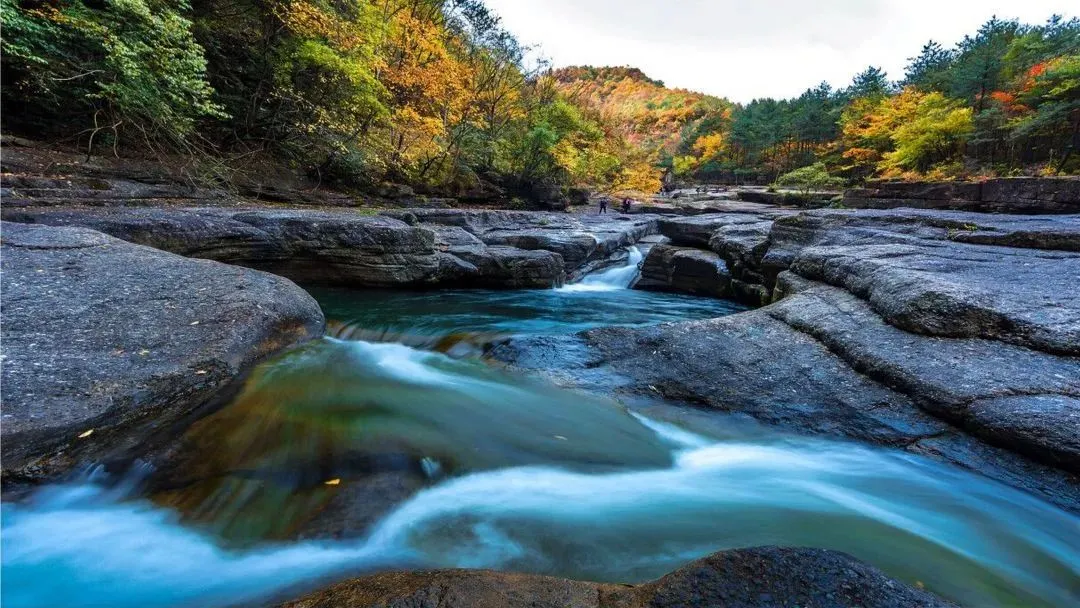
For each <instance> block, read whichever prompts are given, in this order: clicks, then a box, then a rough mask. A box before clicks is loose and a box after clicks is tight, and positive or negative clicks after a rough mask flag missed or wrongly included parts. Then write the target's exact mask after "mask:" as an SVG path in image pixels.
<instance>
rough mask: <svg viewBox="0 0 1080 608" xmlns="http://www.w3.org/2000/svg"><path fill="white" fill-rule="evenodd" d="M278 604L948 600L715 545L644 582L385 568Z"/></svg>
mask: <svg viewBox="0 0 1080 608" xmlns="http://www.w3.org/2000/svg"><path fill="white" fill-rule="evenodd" d="M281 606H282V608H367V607H376V606H378V607H380V608H406V607H413V606H440V607H445V608H453V607H462V608H464V607H470V608H487V607H490V608H518V607H521V608H524V607H529V608H541V607H549V606H550V607H551V608H556V607H557V608H567V607H575V608H577V607H580V608H638V607H640V608H644V607H646V606H651V607H657V608H658V607H666V608H682V607H686V608H690V607H691V606H693V607H697V606H731V607H736V606H738V607H746V608H755V607H758V608H766V607H773V606H802V607H806V608H832V607H836V608H840V607H847V606H863V607H864V608H893V607H896V608H900V607H903V608H915V607H923V608H931V607H938V606H942V607H944V606H953V604H951V603H949V602H946V601H945V600H942V599H940V598H938V597H936V596H934V595H932V594H930V593H927V592H925V591H921V590H919V589H915V588H914V587H910V586H908V585H906V584H904V583H901V582H899V581H896V580H893V579H891V578H889V577H888V576H886V575H885V574H883V573H882V572H881V571H879V570H877V569H876V568H873V567H871V566H868V565H866V564H863V563H861V562H859V561H856V560H855V559H853V558H851V557H849V556H848V555H846V554H844V553H838V552H833V551H825V550H821V549H803V548H778V547H758V548H751V549H737V550H731V551H722V552H720V553H716V554H714V555H711V556H709V557H706V558H703V559H700V560H698V561H695V562H693V563H691V564H689V565H687V566H684V567H682V568H680V569H678V570H676V571H675V572H672V573H671V574H668V575H667V576H664V577H662V578H660V579H657V580H656V581H653V582H650V583H645V584H642V585H636V586H631V585H613V584H603V583H588V582H579V581H571V580H566V579H558V578H551V577H546V576H535V575H527V574H508V573H500V572H491V571H483V570H481V571H476V570H440V571H421V572H391V573H386V574H376V575H372V576H366V577H362V578H357V579H353V580H350V581H346V582H343V583H339V584H337V585H334V586H331V587H329V588H327V589H324V590H322V591H318V592H316V593H312V594H310V595H307V596H305V597H303V598H300V599H298V600H294V601H291V602H286V603H284V604H281Z"/></svg>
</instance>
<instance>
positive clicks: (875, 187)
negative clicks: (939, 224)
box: [844, 177, 1080, 213]
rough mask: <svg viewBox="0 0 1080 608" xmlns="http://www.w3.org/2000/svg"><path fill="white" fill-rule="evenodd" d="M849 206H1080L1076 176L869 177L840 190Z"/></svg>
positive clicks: (1058, 209) (1045, 209) (1066, 209)
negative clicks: (873, 179) (919, 179)
mask: <svg viewBox="0 0 1080 608" xmlns="http://www.w3.org/2000/svg"><path fill="white" fill-rule="evenodd" d="M844 205H845V206H847V207H853V208H869V209H893V208H897V207H910V208H918V209H939V210H965V211H980V212H1003V213H1077V212H1080V179H1077V178H1075V177H1018V178H999V179H991V180H986V181H984V182H871V183H869V184H867V186H866V187H865V188H855V189H852V190H849V191H847V193H845V195H844Z"/></svg>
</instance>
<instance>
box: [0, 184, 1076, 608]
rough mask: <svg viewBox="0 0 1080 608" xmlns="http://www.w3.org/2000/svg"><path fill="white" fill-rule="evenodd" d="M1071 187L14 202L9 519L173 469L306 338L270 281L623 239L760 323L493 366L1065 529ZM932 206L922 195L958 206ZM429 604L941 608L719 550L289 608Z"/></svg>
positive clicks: (544, 351) (530, 276) (650, 282)
mask: <svg viewBox="0 0 1080 608" xmlns="http://www.w3.org/2000/svg"><path fill="white" fill-rule="evenodd" d="M34 183H38V182H34ZM6 185H10V182H8V184H6ZM60 186H62V184H61V185H60ZM1074 186H1075V185H1074V183H1073V182H1067V183H1065V185H1064V186H1062V185H1061V184H1058V183H1057V182H1054V184H1051V185H1045V186H1039V187H1036V188H1034V189H1033V188H1032V187H1031V185H1030V184H1025V185H1024V187H1023V188H1020V187H1019V186H1017V187H1016V188H1013V189H1012V190H1009V189H1007V188H1003V187H1000V186H993V187H987V186H983V187H982V188H981V189H979V190H978V193H979V194H978V196H979V197H980V198H979V200H980V201H984V202H985V201H989V200H991V199H992V200H993V201H994V206H993V207H990V208H988V207H986V206H985V205H983V206H981V207H978V210H979V211H970V210H965V209H970V208H972V207H971V206H970V205H953V207H958V208H960V209H959V210H957V209H949V208H948V207H950V205H949V204H947V202H946V203H940V202H935V203H934V204H933V205H921V206H922V207H934V208H932V209H926V208H923V209H910V208H886V209H860V210H851V209H821V210H811V211H806V210H798V209H789V208H781V207H776V206H771V205H764V204H759V203H748V202H742V201H723V200H721V201H716V202H710V203H709V207H708V208H707V209H702V210H700V212H697V211H695V213H694V214H693V215H686V214H680V215H675V214H674V213H669V211H670V210H667V209H664V208H663V207H655V208H646V209H644V210H645V211H657V212H659V213H637V211H642V210H643V209H641V208H637V207H636V208H635V209H634V211H635V213H633V214H629V215H604V216H597V215H591V214H583V215H571V214H562V213H543V212H510V211H483V210H455V209H395V210H387V211H382V212H380V213H379V214H377V215H372V214H362V213H358V212H357V211H356V210H355V209H345V208H334V207H323V208H319V209H312V208H285V207H280V206H277V207H267V206H265V205H259V204H255V203H252V202H250V201H241V202H239V203H238V202H237V201H235V200H231V199H230V200H227V201H226V200H218V199H215V198H214V197H211V196H203V195H201V194H198V193H195V194H192V195H191V196H190V197H189V198H185V199H170V200H168V201H158V202H154V203H151V204H143V203H140V204H137V205H128V204H125V203H124V202H123V201H122V200H120V201H118V200H116V199H108V200H106V201H105V203H104V204H103V203H102V202H101V201H102V200H104V199H102V197H93V198H92V200H90V199H86V198H83V199H65V198H64V195H63V191H64V189H63V187H59V188H57V189H56V190H59V192H60V193H59V194H57V192H56V191H53V190H50V192H49V196H48V197H47V198H46V199H42V200H41V201H40V203H41V204H36V203H35V199H34V197H27V198H23V199H20V200H21V202H20V204H19V205H18V206H7V205H5V208H4V209H3V219H4V220H5V221H4V223H3V226H2V248H3V251H2V263H3V310H4V319H3V340H4V345H5V349H4V355H3V386H4V403H3V425H2V437H3V465H2V467H3V470H2V472H3V482H4V488H5V490H6V492H5V499H8V498H9V497H16V496H20V495H23V494H24V493H25V492H24V491H28V490H29V489H30V488H32V487H34V486H35V485H37V484H40V483H42V482H45V481H52V480H56V479H59V478H62V477H63V476H65V475H69V474H71V473H72V472H74V471H76V470H78V469H79V468H80V467H82V466H84V465H87V464H92V463H99V464H104V465H105V466H106V468H113V469H115V470H122V469H124V468H125V467H128V466H130V465H131V463H133V462H134V461H136V460H143V461H146V462H149V463H151V464H155V463H160V462H164V461H165V460H167V459H168V458H170V457H171V456H170V455H168V454H165V453H164V451H165V448H164V446H167V445H170V444H171V443H172V441H173V440H174V439H176V438H177V437H179V436H180V435H181V434H182V433H183V432H184V430H185V429H187V428H189V427H190V426H191V425H192V423H193V422H195V421H197V420H200V419H202V418H204V417H205V416H207V415H208V414H210V413H212V412H214V411H216V410H217V409H218V408H220V406H221V405H222V404H223V403H225V402H227V401H228V400H229V399H230V397H231V396H232V394H233V393H234V392H235V390H236V387H238V386H239V384H240V382H241V381H242V380H243V379H244V377H245V376H246V374H247V373H248V372H249V371H250V370H251V369H252V368H253V366H254V365H256V364H257V363H258V362H260V361H263V360H265V359H266V358H267V357H270V356H272V355H274V354H276V353H279V352H282V351H285V350H287V349H289V348H291V347H293V346H295V345H297V344H300V343H303V342H305V341H308V340H311V339H312V338H316V337H318V336H321V335H322V333H323V330H324V324H325V321H324V318H323V313H322V311H321V310H320V308H319V306H318V304H317V303H316V302H315V301H314V300H313V299H312V298H311V297H310V296H309V295H308V294H307V293H306V292H305V291H304V290H303V289H301V288H300V287H298V286H297V285H296V284H295V283H293V281H297V282H300V283H302V284H305V285H308V284H311V285H331V286H347V287H355V288H375V287H378V288H385V287H400V288H409V289H428V288H438V287H449V286H453V287H485V288H500V289H511V288H551V287H554V286H559V285H562V284H564V283H566V282H573V281H576V280H578V279H580V278H581V277H583V276H585V275H586V274H588V273H590V272H595V271H597V270H601V269H604V268H606V267H608V266H611V265H617V264H620V263H622V262H624V261H625V259H626V247H628V246H629V245H633V244H636V243H640V244H642V249H644V250H646V252H647V255H646V257H645V261H644V263H643V264H642V277H641V280H640V282H639V283H638V287H639V288H642V289H650V290H661V291H670V292H677V293H691V294H704V295H709V296H713V297H720V298H729V299H735V300H738V301H741V302H743V303H746V304H749V305H752V306H754V307H756V309H755V310H752V311H749V312H744V313H740V314H734V315H730V316H726V317H722V318H718V319H708V320H699V321H688V322H677V323H666V324H662V325H656V326H649V327H612V328H601V329H593V330H590V331H586V332H583V333H580V334H575V335H571V336H561V337H547V336H533V337H522V338H517V339H514V340H511V341H509V342H507V343H505V344H502V345H501V346H499V347H498V348H496V350H495V351H494V353H493V354H494V355H495V356H496V357H498V358H500V359H502V360H503V361H505V362H508V363H510V364H511V365H512V366H514V367H516V368H517V369H519V370H526V371H528V372H530V373H536V372H541V373H543V374H545V375H547V376H548V377H550V378H553V379H555V380H556V381H557V382H559V383H561V384H566V385H572V386H575V387H579V388H584V389H587V390H592V391H599V392H603V393H606V394H612V395H617V396H621V397H622V398H624V399H626V400H634V399H638V398H642V397H648V398H650V399H660V400H661V401H663V402H664V403H668V404H674V405H676V406H687V407H691V408H694V409H695V410H700V411H702V412H705V413H706V414H708V413H711V412H716V413H717V414H721V413H722V414H723V415H725V416H729V417H730V416H733V417H735V418H746V419H752V420H754V421H757V422H759V423H764V424H766V425H769V426H772V427H778V428H782V429H785V430H787V431H792V432H795V433H799V434H809V435H817V436H826V437H839V438H845V439H850V440H854V441H858V442H863V443H870V444H876V445H882V446H887V447H889V448H895V449H899V450H904V451H907V452H910V453H914V454H918V455H922V456H926V457H929V458H931V459H936V460H939V461H943V462H947V463H950V464H952V465H956V466H958V467H962V468H965V469H970V470H972V471H975V472H977V473H979V474H981V475H984V476H986V477H989V478H991V479H993V480H996V481H998V482H1001V483H1003V484H1006V485H1008V486H1013V487H1015V488H1019V489H1021V490H1023V491H1024V492H1027V493H1030V494H1032V495H1034V496H1036V497H1039V498H1040V499H1042V500H1045V501H1048V502H1050V503H1052V504H1054V505H1057V506H1058V507H1060V508H1061V509H1063V510H1065V511H1068V512H1071V513H1073V514H1077V513H1080V439H1078V438H1080V298H1078V297H1077V285H1078V284H1080V216H1077V215H1070V214H1068V213H1059V214H1057V215H1052V214H1050V213H1051V212H1061V211H1074V210H1075V209H1076V207H1075V206H1076V204H1077V201H1076V200H1075V198H1076V197H1075V192H1076V188H1075V187H1074ZM994 188H996V190H995V189H994ZM988 189H989V191H990V192H991V194H987V190H988ZM135 190H138V189H137V188H136V189H135ZM879 190H881V189H879ZM882 191H883V190H882ZM931 191H932V192H939V191H940V190H931ZM953 191H958V190H956V187H954V190H951V191H950V192H953ZM1002 191H1005V192H1020V194H1016V195H1015V196H1021V195H1022V196H1023V197H1026V198H1024V201H1027V202H1024V203H1023V204H1022V205H1020V206H1019V207H1017V209H1019V210H1021V211H1024V212H1025V213H1026V212H1030V211H1032V210H1033V209H1035V210H1038V211H1039V213H1040V214H1039V215H1026V214H1024V213H983V212H980V211H985V210H987V209H992V210H994V211H1002V210H1004V211H1011V210H1012V208H1011V207H1009V206H1008V203H1009V201H1010V200H1012V199H1008V200H1006V198H1007V197H1005V198H1003V197H1004V195H1000V196H999V195H993V194H992V193H994V192H1002ZM1047 193H1049V194H1047ZM887 194H889V195H888V196H885V195H884V194H882V195H881V196H877V195H875V196H870V194H868V193H866V192H856V193H854V194H851V195H849V198H850V197H862V198H867V197H869V198H874V200H875V201H878V202H875V203H874V204H873V205H867V206H875V207H891V206H894V205H893V204H890V203H887V202H881V201H889V200H894V199H895V200H908V199H896V197H894V196H893V194H892V193H891V191H889V192H887ZM928 196H929V195H928ZM949 196H950V197H951V198H949V197H944V195H942V197H941V198H935V199H932V200H935V201H942V200H945V201H947V200H952V198H956V197H955V196H953V195H952V194H950V195H949ZM972 196H974V195H972ZM999 199H1000V200H999ZM926 200H931V199H926ZM1031 201H1035V202H1034V203H1033V202H1031ZM1039 201H1049V203H1047V204H1046V205H1042V204H1041V203H1039ZM193 202H194V203H195V204H192V203H193ZM898 204H903V203H898ZM917 206H918V205H917ZM433 598H444V599H445V603H446V604H447V605H492V606H495V605H499V606H504V605H505V606H516V605H582V606H636V605H670V606H678V605H700V604H701V603H702V602H710V601H712V602H736V603H739V602H741V603H740V604H739V605H762V606H765V605H773V604H772V603H773V602H774V600H775V601H778V602H781V603H786V602H800V605H802V603H804V602H805V601H808V602H810V603H809V604H808V605H822V606H833V605H849V604H851V603H860V605H867V606H893V605H896V606H901V605H903V606H912V605H926V606H935V605H944V604H943V603H942V602H941V601H940V600H938V599H936V598H934V597H933V596H930V595H928V594H925V593H923V592H921V591H918V590H915V589H913V588H908V587H906V586H904V585H903V584H902V583H898V582H896V581H892V580H890V579H887V578H886V577H884V576H883V575H881V574H880V573H879V572H877V571H875V570H873V569H872V568H869V567H867V566H864V565H861V564H859V563H858V562H854V561H852V560H850V558H848V557H846V556H843V555H840V554H834V553H829V552H822V551H812V550H787V549H762V550H756V551H731V552H725V553H720V554H718V555H717V556H715V557H713V558H708V559H707V560H704V561H702V562H698V563H695V564H694V565H692V566H688V567H686V568H685V569H683V570H680V571H678V572H676V573H674V574H672V575H670V576H669V577H665V578H663V579H660V580H659V581H656V582H654V583H648V584H643V585H640V586H637V587H622V586H611V585H600V584H593V583H574V582H569V581H565V580H561V579H547V578H542V577H530V576H523V575H522V576H519V575H510V574H494V573H486V572H473V573H470V572H436V573H425V574H379V575H375V576H371V577H366V578H360V579H356V580H354V581H350V582H347V583H342V584H339V585H337V586H333V587H329V588H327V589H325V590H323V591H321V592H317V593H316V594H314V595H311V596H307V597H305V598H304V599H300V600H296V601H295V603H293V604H290V605H296V606H367V605H395V606H396V605H401V606H405V605H413V604H414V603H416V602H427V601H434V599H433ZM446 598H449V599H446ZM478 598H481V599H478ZM525 598H528V599H525ZM778 598H779V599H778ZM440 601H442V600H440ZM485 602H486V603H485ZM529 602H538V603H529ZM545 602H546V603H545ZM814 602H817V603H816V604H815V603H814Z"/></svg>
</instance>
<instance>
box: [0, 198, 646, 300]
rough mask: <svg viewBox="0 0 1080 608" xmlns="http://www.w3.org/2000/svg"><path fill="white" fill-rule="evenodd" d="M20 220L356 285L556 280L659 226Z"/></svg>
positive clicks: (515, 216)
mask: <svg viewBox="0 0 1080 608" xmlns="http://www.w3.org/2000/svg"><path fill="white" fill-rule="evenodd" d="M4 218H5V219H7V220H11V221H16V222H26V223H36V224H47V225H55V226H81V227H86V228H92V229H95V230H99V231H101V232H104V233H107V234H110V235H112V236H115V237H117V238H120V239H123V240H126V241H129V242H133V243H139V244H142V245H148V246H151V247H154V248H157V249H161V250H164V251H169V252H172V253H177V254H180V255H184V256H189V257H196V258H203V259H211V260H217V261H221V262H228V263H231V264H238V265H241V266H246V267H250V268H257V269H260V270H266V271H269V272H273V273H275V274H279V275H281V276H284V277H288V278H290V279H293V280H295V281H298V282H301V283H311V284H328V285H341V286H349V287H421V286H427V287H432V286H439V285H453V286H455V287H496V288H546V287H552V286H555V285H559V284H561V283H562V282H563V281H565V280H567V278H570V279H571V280H572V279H575V278H578V277H580V276H582V275H583V274H585V273H587V272H589V271H592V270H595V269H597V268H600V267H603V266H604V265H605V264H608V263H611V262H612V258H613V256H616V254H617V253H618V252H619V251H620V250H621V249H622V248H624V247H626V246H628V245H630V244H633V243H634V242H636V241H637V240H638V239H640V238H641V237H643V236H645V235H646V234H649V233H651V232H654V231H655V229H656V223H655V218H653V217H650V216H635V217H634V218H629V217H621V218H620V219H614V218H604V217H592V216H581V217H575V216H568V215H566V214H557V213H525V212H507V211H464V210H441V209H411V210H403V211H394V212H387V214H386V215H385V216H370V215H361V214H359V213H357V212H355V211H350V210H332V211H317V210H307V209H299V210H298V209H292V210H280V209H266V208H261V209H230V208H219V207H111V208H89V207H81V208H50V207H37V208H19V209H6V210H5V212H4Z"/></svg>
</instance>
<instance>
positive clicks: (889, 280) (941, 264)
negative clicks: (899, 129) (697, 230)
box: [762, 212, 1080, 355]
mask: <svg viewBox="0 0 1080 608" xmlns="http://www.w3.org/2000/svg"><path fill="white" fill-rule="evenodd" d="M971 215H974V214H968V217H966V218H965V217H964V216H960V217H955V216H954V218H953V219H954V220H955V221H958V222H960V223H963V222H972V223H971V224H970V225H971V227H972V228H973V230H970V232H972V233H977V232H979V231H980V228H979V226H983V227H984V228H985V230H982V231H983V232H989V231H990V229H991V228H993V227H994V226H995V224H996V225H997V227H998V228H999V229H1001V230H1004V229H1005V227H1007V226H1008V225H1015V224H1017V223H1018V222H1020V220H1006V221H1004V222H997V221H995V220H992V219H991V220H987V219H982V220H978V219H976V218H972V217H970V216H971ZM917 219H918V218H912V217H911V215H910V213H909V212H908V213H900V214H895V215H893V214H880V213H879V214H875V215H869V216H868V215H865V214H856V213H853V212H847V213H837V212H807V213H804V214H800V215H798V216H794V217H789V218H783V219H779V220H777V221H776V222H775V224H774V226H773V230H772V232H771V233H770V236H769V249H768V252H767V253H766V254H765V256H764V258H763V261H762V264H763V268H764V271H765V272H766V273H774V272H777V271H779V270H786V269H790V270H792V271H793V272H795V273H797V274H799V275H801V276H803V277H806V278H809V279H814V280H819V281H822V282H825V283H829V284H830V285H835V286H839V287H843V288H845V289H847V290H848V291H850V292H851V293H853V294H855V295H858V296H859V297H861V298H863V299H865V300H867V301H869V302H870V304H871V305H872V306H873V307H874V310H875V311H877V313H878V314H880V315H881V316H882V317H884V318H885V319H886V320H887V321H888V322H889V323H891V324H893V325H895V326H896V327H900V328H902V329H905V330H907V331H910V332H913V333H918V334H927V335H938V336H947V337H959V338H987V339H995V340H1000V341H1004V342H1010V343H1013V344H1018V345H1021V346H1027V347H1030V348H1035V349H1038V350H1044V351H1047V352H1053V353H1057V354H1064V355H1078V354H1080V298H1077V297H1076V296H1075V294H1076V286H1077V285H1080V253H1076V252H1073V251H1063V250H1060V249H1049V248H1048V249H1029V248H1021V247H1014V246H1006V245H984V244H973V243H969V242H957V241H955V240H953V239H952V238H950V237H951V236H954V234H955V230H957V229H955V228H944V227H942V226H941V225H940V222H941V221H945V220H946V218H938V219H937V220H927V221H915V220H917ZM950 221H951V220H950ZM979 221H981V222H982V223H981V224H980V223H976V222H979ZM1075 221H1076V219H1075V218H1074V217H1072V216H1069V217H1067V218H1066V219H1065V220H1064V221H1063V222H1060V223H1053V224H1049V225H1048V226H1054V230H1055V231H1056V232H1055V234H1057V235H1059V236H1060V235H1063V234H1066V233H1068V232H1069V231H1070V230H1071V229H1072V227H1073V226H1075ZM935 222H936V223H937V224H939V225H935ZM950 231H953V232H950Z"/></svg>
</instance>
